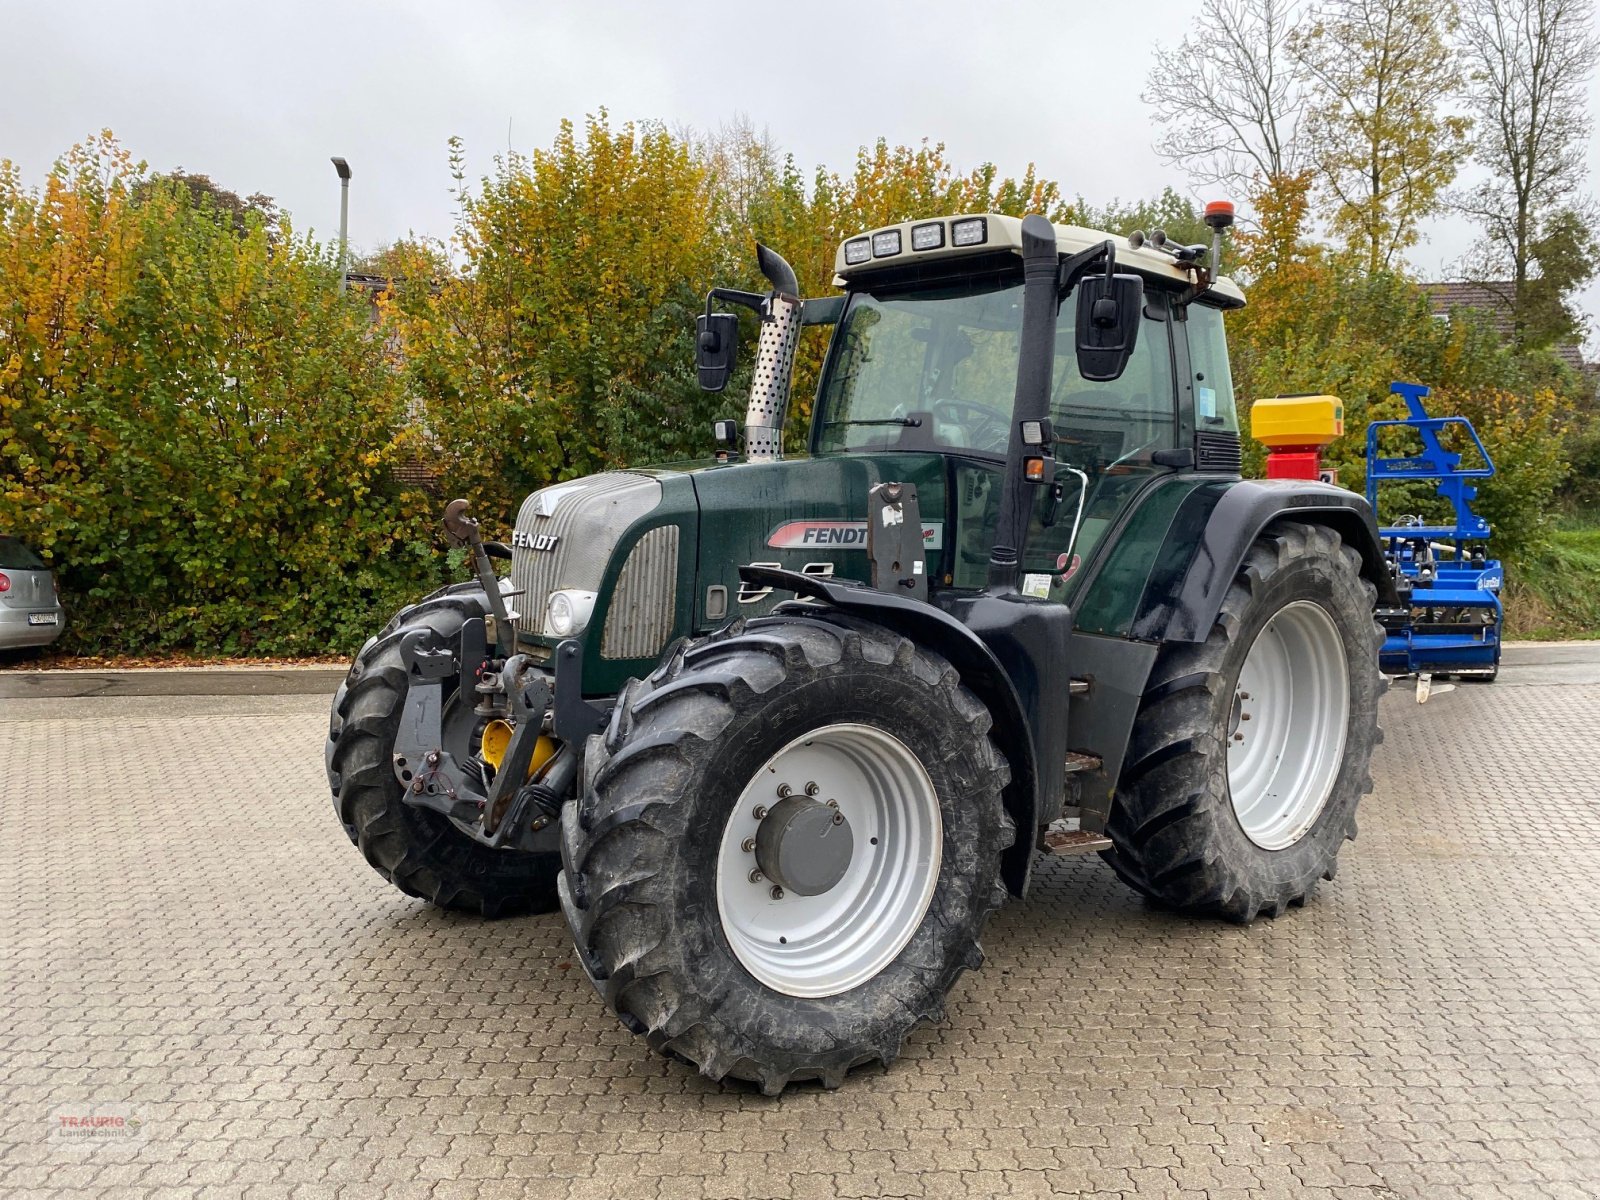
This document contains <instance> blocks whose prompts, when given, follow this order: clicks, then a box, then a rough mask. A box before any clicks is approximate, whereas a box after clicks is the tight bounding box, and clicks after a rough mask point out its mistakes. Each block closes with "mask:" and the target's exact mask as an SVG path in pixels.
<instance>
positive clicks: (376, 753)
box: [324, 583, 561, 917]
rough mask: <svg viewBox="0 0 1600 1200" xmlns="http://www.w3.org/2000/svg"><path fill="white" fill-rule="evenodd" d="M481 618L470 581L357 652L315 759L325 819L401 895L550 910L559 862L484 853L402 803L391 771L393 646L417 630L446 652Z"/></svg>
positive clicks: (482, 608)
mask: <svg viewBox="0 0 1600 1200" xmlns="http://www.w3.org/2000/svg"><path fill="white" fill-rule="evenodd" d="M487 611H488V605H487V604H486V603H485V602H484V596H483V590H482V589H481V588H480V587H479V586H478V585H477V584H476V583H462V584H456V585H454V586H452V587H448V588H443V589H441V590H440V591H437V592H434V593H433V594H432V595H431V596H429V597H427V599H425V600H423V601H421V602H420V603H418V604H414V605H410V606H409V607H407V608H404V609H401V610H400V612H399V613H397V614H396V615H395V616H394V617H393V618H392V619H391V620H390V621H389V623H388V625H386V626H385V627H384V629H383V632H382V633H380V634H378V636H377V637H375V638H373V639H371V640H370V641H369V642H368V643H367V644H366V645H365V646H363V647H362V649H361V653H360V654H358V655H357V656H356V659H355V662H353V663H352V664H351V665H350V673H349V675H347V676H346V677H345V680H344V682H343V683H341V684H340V685H339V690H338V692H337V693H335V695H334V698H333V711H332V713H331V714H330V717H329V722H328V741H327V745H326V750H325V755H324V759H325V762H326V765H327V770H328V783H329V786H330V787H331V789H332V791H333V807H334V812H335V813H336V814H337V815H338V817H339V822H340V824H341V825H343V826H344V831H345V834H346V835H347V836H348V837H349V838H350V840H351V841H352V842H354V843H355V845H356V847H357V848H358V849H359V850H360V851H361V854H362V856H363V857H364V858H365V859H366V860H367V862H368V863H369V864H370V865H371V866H372V868H373V870H375V871H377V872H378V874H380V875H382V876H383V877H384V878H385V879H387V880H389V882H391V883H393V884H394V885H395V886H396V887H397V888H399V889H400V890H401V891H402V892H404V893H405V894H406V895H408V896H415V897H417V898H419V899H422V900H428V901H430V902H432V903H434V904H437V905H439V906H440V907H442V908H451V909H461V910H464V911H466V912H472V913H477V914H480V915H482V916H486V917H499V916H510V915H513V914H516V913H524V912H549V911H551V910H552V909H554V908H555V905H556V875H557V873H558V872H559V871H560V867H561V859H560V855H559V854H558V853H557V852H556V851H555V850H551V851H548V852H546V853H541V854H523V853H517V852H514V851H505V850H491V849H490V848H489V847H487V846H481V845H479V844H477V843H476V842H474V841H472V840H471V839H470V838H468V837H467V836H466V835H465V834H464V833H462V832H461V831H460V830H458V829H456V828H455V827H454V826H453V825H451V823H450V821H449V819H448V818H446V817H444V816H443V815H441V814H439V813H435V812H430V811H428V810H427V809H421V808H415V807H413V806H411V805H409V804H406V803H405V802H404V800H403V799H402V792H401V788H400V781H399V780H398V779H396V778H395V776H394V769H393V766H392V765H391V764H392V762H393V754H394V739H395V733H396V731H397V730H398V728H399V725H400V712H401V709H402V707H403V706H404V704H405V698H406V671H405V665H404V663H403V662H402V661H401V659H400V640H401V638H402V637H403V636H404V635H405V634H406V633H407V632H409V631H410V630H413V629H418V628H423V629H427V630H429V631H430V632H431V633H432V635H433V644H434V645H436V646H444V647H450V648H454V647H455V646H456V645H457V642H458V639H459V637H460V634H461V627H462V625H463V624H464V623H465V622H466V621H467V620H468V618H470V617H477V616H482V615H484V614H485V613H486V612H487Z"/></svg>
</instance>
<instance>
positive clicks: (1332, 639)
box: [1228, 600, 1350, 850]
mask: <svg viewBox="0 0 1600 1200" xmlns="http://www.w3.org/2000/svg"><path fill="white" fill-rule="evenodd" d="M1349 721H1350V672H1349V668H1348V666H1347V664H1346V662H1345V653H1344V643H1343V641H1342V639H1341V638H1340V637H1339V629H1338V627H1337V626H1336V625H1334V623H1333V618H1332V617H1331V616H1329V615H1328V612H1327V610H1326V609H1324V608H1323V607H1322V606H1321V605H1320V604H1317V603H1315V602H1313V601H1310V600H1296V601H1294V602H1293V603H1290V604H1286V605H1285V606H1284V607H1283V608H1281V609H1279V610H1278V611H1277V612H1276V613H1275V614H1273V617H1272V619H1271V620H1270V621H1268V622H1267V623H1266V625H1265V626H1264V627H1263V628H1262V630H1261V632H1260V633H1259V634H1258V635H1257V636H1256V640H1255V644H1254V645H1252V646H1251V647H1250V651H1249V653H1248V654H1246V655H1245V660H1244V666H1243V667H1242V668H1240V671H1239V684H1238V688H1237V690H1236V691H1235V693H1234V699H1233V710H1232V715H1231V716H1230V718H1229V721H1228V791H1229V793H1230V794H1231V795H1232V798H1233V811H1234V813H1235V815H1236V816H1237V817H1238V818H1239V825H1240V827H1241V828H1242V829H1243V830H1244V832H1245V835H1246V836H1247V837H1249V839H1250V840H1251V841H1252V842H1254V843H1255V844H1256V845H1258V846H1260V847H1261V848H1262V849H1264V850H1284V849H1287V848H1288V847H1290V846H1292V845H1294V844H1295V843H1296V842H1298V841H1299V840H1300V839H1301V838H1302V837H1304V836H1305V834H1306V832H1307V831H1308V830H1309V829H1310V828H1311V827H1312V826H1313V825H1315V824H1316V821H1317V817H1318V816H1320V815H1321V813H1322V809H1323V806H1324V805H1326V804H1327V802H1328V796H1329V794H1330V793H1331V792H1332V791H1333V784H1334V780H1335V779H1336V778H1337V777H1338V774H1339V764H1340V762H1341V761H1342V760H1343V758H1344V742H1345V731H1346V729H1347V727H1348V725H1349Z"/></svg>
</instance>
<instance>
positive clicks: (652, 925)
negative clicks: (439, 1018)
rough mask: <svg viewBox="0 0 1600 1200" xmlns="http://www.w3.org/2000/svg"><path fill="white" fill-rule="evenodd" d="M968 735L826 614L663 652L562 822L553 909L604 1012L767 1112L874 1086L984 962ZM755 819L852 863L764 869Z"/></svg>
mask: <svg viewBox="0 0 1600 1200" xmlns="http://www.w3.org/2000/svg"><path fill="white" fill-rule="evenodd" d="M989 725H990V717H989V712H988V710H987V709H986V708H985V707H984V706H983V705H982V704H981V703H980V702H979V701H978V700H977V699H976V697H974V696H973V695H972V694H971V693H970V692H969V691H968V690H967V689H966V688H964V687H963V686H962V685H961V682H960V679H959V677H958V676H957V673H956V671H955V669H954V668H953V667H951V666H950V664H949V663H948V662H946V661H945V660H944V659H942V658H940V657H939V656H938V655H936V654H933V653H931V652H929V651H927V650H924V649H921V648H918V647H917V646H915V645H914V644H913V643H912V642H910V641H909V640H907V639H906V638H903V637H900V636H898V635H896V634H894V633H891V632H889V631H887V630H884V629H882V628H881V627H878V626H875V625H872V624H870V623H868V622H863V621H859V620H854V619H851V618H849V617H845V616H842V615H840V614H837V613H834V612H831V611H828V610H819V611H817V612H815V613H807V614H804V615H801V614H799V613H792V614H788V615H783V616H778V617H772V618H764V619H759V620H754V621H750V622H749V623H748V624H745V623H743V622H739V623H736V624H735V625H733V626H731V627H730V628H729V629H727V630H725V631H722V632H721V633H718V634H714V635H712V636H711V637H710V638H708V639H706V640H705V641H702V642H700V643H699V644H697V645H694V646H692V647H686V646H680V647H679V648H678V649H676V650H675V651H674V652H672V653H671V654H669V655H668V657H667V659H666V661H665V662H663V664H662V665H661V666H660V667H659V668H658V669H657V670H656V671H655V672H654V673H653V674H652V675H651V676H650V677H649V678H648V679H647V680H645V681H643V682H642V683H639V682H635V683H631V684H629V686H628V687H627V688H625V689H624V691H623V694H622V695H621V696H620V697H619V698H618V702H617V706H616V709H615V712H614V714H613V717H612V721H611V725H610V728H609V729H608V730H607V732H606V734H605V735H604V737H603V738H602V737H595V738H591V739H590V743H589V747H588V750H587V752H586V757H585V763H584V784H583V788H582V791H581V799H580V800H579V802H578V803H577V804H572V805H568V806H567V808H566V810H565V811H564V812H563V814H562V850H563V857H564V862H565V870H564V872H563V874H562V877H561V885H560V886H561V901H562V908H563V910H564V911H565V913H566V917H567V921H568V923H569V924H570V925H571V927H572V932H573V937H574V940H575V941H576V943H577V947H578V953H579V955H580V957H581V959H582V962H583V965H584V967H585V969H586V971H587V972H588V974H589V977H590V979H591V981H593V982H594V984H595V987H596V988H597V989H598V990H599V992H600V994H601V996H602V997H603V998H604V1000H605V1002H606V1004H607V1005H608V1007H610V1008H611V1010H612V1011H613V1012H614V1013H615V1014H616V1015H617V1016H618V1017H619V1018H620V1019H621V1021H622V1023H623V1024H624V1025H625V1026H626V1027H627V1028H629V1029H630V1030H632V1031H633V1032H635V1033H639V1034H643V1035H644V1036H645V1037H646V1038H647V1039H648V1041H649V1044H650V1045H651V1046H652V1047H653V1048H655V1049H656V1050H657V1051H659V1052H660V1053H662V1054H666V1055H668V1056H670V1057H674V1058H679V1059H683V1060H687V1061H688V1062H691V1063H693V1064H694V1065H695V1066H697V1067H698V1068H699V1069H700V1071H701V1073H702V1074H704V1075H706V1076H708V1077H709V1078H711V1079H722V1078H724V1077H728V1076H732V1077H734V1078H739V1079H745V1080H750V1081H753V1082H755V1083H757V1084H759V1085H760V1087H761V1090H762V1091H763V1092H765V1093H766V1094H768V1095H776V1094H777V1093H779V1092H781V1091H782V1090H783V1088H784V1087H785V1086H786V1085H787V1084H788V1083H790V1082H791V1081H793V1080H802V1079H816V1080H820V1081H821V1082H822V1084H823V1085H824V1086H827V1087H837V1086H839V1085H840V1084H841V1083H842V1082H843V1081H844V1077H845V1074H846V1072H848V1071H849V1070H850V1069H851V1068H852V1067H854V1066H856V1065H858V1064H861V1063H866V1062H873V1061H877V1062H881V1063H884V1064H886V1065H887V1064H888V1063H889V1062H891V1061H892V1060H893V1059H894V1058H895V1057H896V1055H898V1053H899V1051H900V1047H901V1045H902V1043H903V1042H904V1041H905V1038H906V1036H907V1034H909V1033H910V1032H911V1030H912V1029H913V1028H914V1027H915V1026H916V1025H918V1024H919V1023H921V1022H922V1021H926V1020H937V1019H939V1016H940V1014H941V1013H942V1011H943V1006H944V1000H945V996H946V995H947V993H948V992H949V991H950V989H951V987H953V986H954V984H955V982H956V980H957V978H958V977H959V976H960V974H961V972H962V971H964V970H966V969H968V968H971V967H976V966H978V965H979V963H980V962H981V961H982V958H983V953H982V949H981V947H980V946H979V941H978V938H979V935H980V933H981V932H982V929H983V926H984V924H985V922H986V921H987V920H988V917H989V915H990V913H992V912H993V911H994V909H995V908H996V907H998V906H999V905H1000V904H1001V903H1002V902H1003V901H1004V899H1005V889H1004V887H1003V885H1002V884H1001V882H1000V856H1001V853H1002V852H1003V851H1004V850H1005V848H1006V847H1007V846H1009V845H1010V844H1011V841H1012V839H1013V836H1014V830H1013V827H1012V823H1011V821H1010V819H1009V818H1008V817H1007V815H1006V813H1005V810H1004V808H1003V806H1002V803H1001V791H1002V789H1003V788H1004V786H1005V784H1006V782H1007V781H1008V779H1009V772H1008V770H1007V767H1006V765H1005V761H1004V759H1003V758H1002V757H1001V755H1000V753H999V751H998V750H997V749H996V747H995V745H994V743H993V741H992V740H991V739H990V738H989V736H988V730H989ZM807 784H814V785H816V786H815V791H814V795H813V794H809V793H810V791H811V789H808V788H807V786H806V785H807ZM780 785H785V786H786V787H787V791H784V790H783V788H782V787H780ZM829 800H833V801H837V806H836V807H832V806H828V807H824V805H826V802H827V801H829ZM780 805H786V806H787V810H785V809H781V808H780ZM758 810H759V815H758ZM791 818H792V822H791ZM771 821H779V822H780V824H781V825H782V826H783V828H785V829H789V828H791V827H792V828H794V829H797V830H801V831H802V832H803V828H804V827H805V826H806V823H807V822H810V821H815V836H817V837H819V838H823V839H826V838H828V837H834V838H838V837H845V838H847V839H849V840H850V848H849V849H848V852H844V853H840V854H839V855H837V856H836V857H832V858H830V857H829V853H831V852H828V853H824V852H822V851H817V853H816V854H815V856H814V857H810V858H807V857H806V856H805V854H804V852H805V851H807V850H809V849H814V848H815V847H817V846H820V845H823V844H824V843H823V842H807V841H805V840H804V839H803V838H801V839H800V840H799V841H798V842H797V843H796V844H797V845H798V846H799V847H800V855H799V857H797V858H796V859H794V860H790V861H791V863H792V864H793V865H788V866H786V865H783V863H782V860H781V855H779V851H778V850H776V849H773V850H771V854H772V855H773V857H762V854H764V853H768V852H769V848H770V847H774V846H777V845H778V843H777V842H775V841H772V840H770V839H771V838H775V837H776V836H777V835H775V834H773V833H772V827H771V824H770V822H771ZM830 821H831V822H832V823H831V824H830ZM786 836H787V835H786ZM796 836H797V837H799V835H798V834H797V835H796ZM807 836H811V835H807ZM836 844H837V843H835V845H836ZM747 847H748V848H747ZM783 853H788V851H783ZM775 863H776V864H778V865H777V866H774V865H773V864H775ZM763 865H765V866H767V867H768V868H769V870H768V872H767V873H763V872H762V870H761V867H762V866H763ZM774 873H776V875H777V878H776V879H775V878H774V877H773V875H774ZM785 882H787V883H788V884H789V885H790V886H789V887H788V888H787V889H786V888H785V887H784V886H783V884H784V883H785ZM796 889H798V891H797V890H796Z"/></svg>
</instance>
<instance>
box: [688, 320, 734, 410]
mask: <svg viewBox="0 0 1600 1200" xmlns="http://www.w3.org/2000/svg"><path fill="white" fill-rule="evenodd" d="M694 325H695V331H694V333H695V336H694V353H695V368H696V370H697V372H698V373H699V376H700V387H701V389H702V390H703V391H707V392H720V391H721V390H722V389H723V388H725V387H727V386H728V376H729V375H731V374H732V373H733V365H734V363H735V362H736V361H737V359H738V353H739V318H738V316H737V315H736V314H734V313H723V312H706V313H701V314H700V315H699V316H698V317H696V318H695V319H694Z"/></svg>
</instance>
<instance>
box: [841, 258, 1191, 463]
mask: <svg viewBox="0 0 1600 1200" xmlns="http://www.w3.org/2000/svg"><path fill="white" fill-rule="evenodd" d="M1022 291H1023V287H1022V283H1021V281H1020V280H1017V279H1015V278H1009V277H1008V278H1004V279H996V278H994V277H992V276H991V277H988V278H977V279H972V280H966V281H962V282H960V283H957V284H952V285H949V286H944V287H939V288H927V287H923V288H918V289H916V290H900V291H883V292H868V291H858V292H855V293H853V294H852V295H851V297H850V301H849V304H848V306H847V308H846V310H845V313H844V316H843V319H842V320H841V322H840V324H839V328H838V330H837V331H836V333H835V335H834V336H835V338H836V339H837V345H836V346H835V348H834V352H833V355H832V359H831V363H830V369H829V372H828V374H827V377H826V378H825V380H824V381H823V385H822V388H821V391H820V393H819V396H818V403H819V405H820V408H821V414H822V420H821V422H820V424H819V426H818V430H817V445H816V448H817V450H818V451H819V452H821V453H830V452H832V453H841V452H842V453H848V452H852V451H882V450H943V451H958V452H965V453H967V454H971V455H973V456H975V457H997V458H1003V457H1004V456H1005V453H1006V446H1007V443H1008V441H1009V440H1010V436H1011V405H1012V400H1013V396H1014V393H1015V391H1016V383H1017V355H1018V345H1019V341H1020V335H1021V330H1022ZM1076 312H1077V306H1076V302H1075V297H1074V296H1069V297H1067V299H1066V300H1065V301H1064V302H1063V303H1062V305H1061V311H1060V315H1059V317H1058V320H1057V326H1056V329H1057V335H1056V355H1055V372H1054V375H1053V377H1052V383H1051V415H1052V420H1053V423H1054V425H1055V427H1056V434H1057V436H1058V437H1063V438H1067V439H1069V441H1068V443H1067V444H1066V445H1065V446H1063V447H1061V448H1059V449H1058V453H1059V454H1061V456H1062V457H1063V458H1067V459H1071V458H1075V457H1080V455H1078V454H1074V453H1072V451H1071V449H1070V447H1071V446H1074V445H1076V446H1079V447H1081V449H1082V450H1083V451H1084V452H1085V453H1084V455H1083V456H1086V457H1088V458H1089V459H1091V460H1093V461H1094V462H1095V463H1096V465H1098V466H1099V467H1100V468H1101V469H1104V468H1105V467H1107V466H1109V465H1111V464H1112V463H1115V462H1136V461H1138V460H1139V459H1140V458H1141V457H1143V458H1146V459H1147V458H1148V454H1149V453H1150V452H1152V451H1154V450H1156V449H1160V448H1162V447H1166V446H1171V445H1173V444H1174V439H1175V435H1176V431H1177V419H1176V417H1177V414H1176V406H1175V395H1174V389H1173V386H1172V359H1171V353H1170V349H1169V346H1168V339H1167V330H1166V322H1165V320H1161V319H1152V318H1148V317H1147V319H1146V320H1145V321H1144V322H1143V327H1142V328H1141V330H1140V332H1139V338H1138V342H1137V344H1136V347H1135V351H1134V355H1133V358H1132V360H1131V361H1130V362H1129V363H1128V367H1127V370H1126V371H1124V372H1123V374H1122V376H1121V378H1119V379H1117V380H1116V381H1114V382H1111V383H1091V382H1089V381H1086V380H1085V379H1083V377H1082V376H1080V375H1079V374H1078V370H1077V360H1076V355H1075V353H1074V348H1073V346H1074V336H1073V331H1074V321H1075V318H1076Z"/></svg>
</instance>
